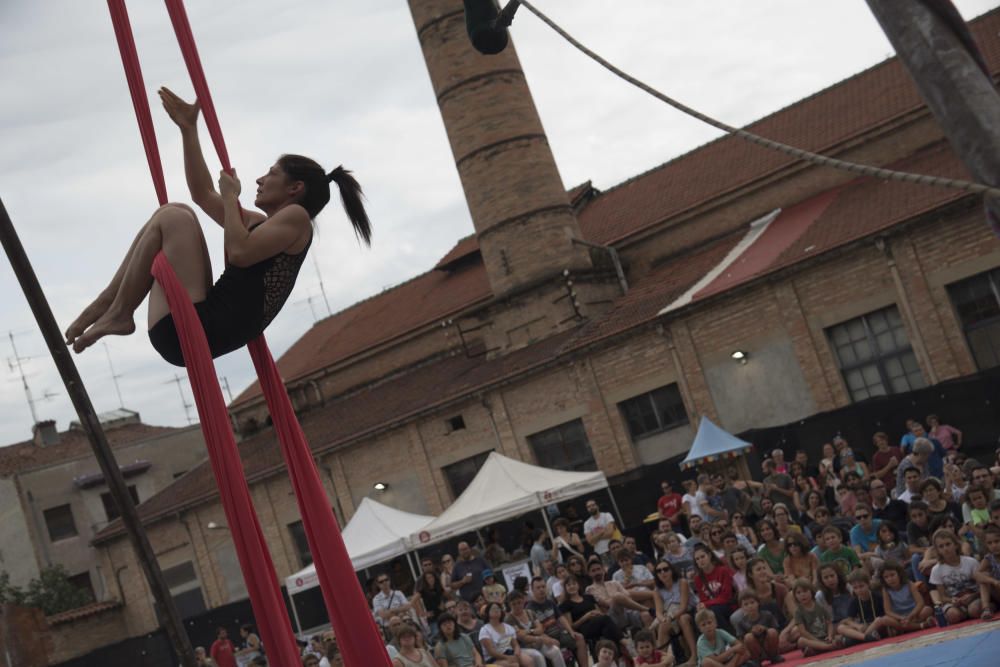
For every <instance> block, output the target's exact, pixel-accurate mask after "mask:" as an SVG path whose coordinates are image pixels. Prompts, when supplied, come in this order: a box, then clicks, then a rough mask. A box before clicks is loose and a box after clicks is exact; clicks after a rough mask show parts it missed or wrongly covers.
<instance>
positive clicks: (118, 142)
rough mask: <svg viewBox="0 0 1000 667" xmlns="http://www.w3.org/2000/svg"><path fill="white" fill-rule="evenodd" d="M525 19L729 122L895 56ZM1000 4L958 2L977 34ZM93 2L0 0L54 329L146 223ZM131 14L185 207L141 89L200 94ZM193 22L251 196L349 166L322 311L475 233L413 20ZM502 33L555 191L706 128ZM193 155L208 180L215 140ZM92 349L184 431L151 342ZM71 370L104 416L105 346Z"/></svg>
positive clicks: (687, 21)
mask: <svg viewBox="0 0 1000 667" xmlns="http://www.w3.org/2000/svg"><path fill="white" fill-rule="evenodd" d="M538 4H539V6H540V7H541V8H542V9H543V10H544V11H546V12H548V13H550V14H551V16H552V17H553V18H554V19H556V20H557V21H560V22H562V23H564V24H565V25H566V27H567V28H568V29H569V30H570V31H571V32H573V33H574V34H575V35H576V36H577V37H579V38H580V39H581V40H583V41H584V42H585V43H586V44H588V45H589V46H591V47H593V48H595V49H596V50H598V51H599V52H601V53H602V54H603V55H605V56H606V57H607V58H608V59H609V60H611V61H612V62H615V63H616V64H619V65H620V66H622V67H624V68H625V69H626V70H628V71H630V72H632V73H634V74H635V75H636V76H638V77H639V78H642V79H644V80H646V81H647V82H649V83H650V84H652V85H654V86H657V87H660V88H662V89H663V90H664V91H665V92H667V93H668V94H671V95H675V96H677V97H678V98H680V99H681V100H683V101H686V102H689V103H691V104H692V105H694V106H698V107H702V108H704V109H705V110H706V111H709V112H711V113H716V114H718V115H719V116H720V117H721V118H722V119H723V120H726V121H728V122H730V123H734V124H742V123H746V122H749V121H751V120H754V119H756V118H759V117H761V116H763V115H765V114H767V113H770V112H772V111H775V110H777V109H778V108H781V107H783V106H785V105H787V104H790V103H791V102H794V101H795V100H797V99H800V98H801V97H804V96H806V95H809V94H811V93H813V92H816V91H817V90H819V89H821V88H823V87H825V86H827V85H830V84H832V83H834V82H836V81H838V80H840V79H843V78H845V77H847V76H850V75H851V74H854V73H856V72H858V71H860V70H862V69H864V68H866V67H868V66H870V65H872V64H875V63H876V62H878V61H880V60H882V59H883V58H884V57H886V56H887V55H888V54H889V53H890V52H891V49H890V47H889V45H888V43H887V42H886V40H885V38H884V37H883V36H882V35H881V32H880V31H879V29H878V26H877V24H876V23H875V21H874V19H873V18H872V17H871V16H870V15H869V14H868V12H867V9H866V8H865V7H864V5H863V3H842V2H837V3H802V2H796V1H795V0H780V1H779V0H768V1H763V0H761V1H759V2H753V3H749V2H732V1H731V0H728V1H723V0H711V1H709V0H703V1H701V2H696V3H693V2H680V1H678V0H673V1H670V0H636V1H634V2H629V3H606V2H597V1H596V0H586V1H583V0H545V1H544V2H541V1H540V2H539V3H538ZM993 4H994V3H993V2H991V1H990V2H988V1H986V0H962V1H961V2H959V3H958V6H959V8H960V9H961V10H962V12H963V13H964V15H965V16H966V17H971V16H975V15H977V14H979V13H981V12H983V11H986V10H987V9H990V8H992V5H993ZM98 7H99V5H95V4H94V3H84V2H78V1H77V0H46V2H18V3H12V2H7V3H0V23H2V25H3V26H4V28H5V30H4V39H3V40H2V41H0V86H2V89H3V90H4V95H3V96H0V143H2V145H3V146H4V150H3V151H2V152H0V197H2V198H3V201H4V203H5V205H6V207H7V209H8V211H9V213H10V215H11V217H12V219H13V221H14V223H15V225H16V226H17V229H18V231H19V233H20V235H21V238H22V241H23V243H24V245H25V247H26V248H27V250H28V253H29V256H30V257H31V259H32V261H33V263H34V266H35V270H36V272H37V273H38V276H39V279H40V280H41V282H42V285H43V287H44V289H45V291H46V294H47V296H48V298H49V300H50V302H51V304H52V307H53V310H54V312H55V314H56V317H57V320H58V321H60V322H61V323H62V324H63V325H64V326H65V324H67V323H68V322H69V321H70V320H71V319H72V318H73V317H75V316H76V314H77V313H78V312H79V310H80V309H82V308H83V306H85V305H86V304H87V303H88V301H89V299H91V298H92V297H93V296H94V295H96V293H97V292H98V290H100V289H101V288H102V287H103V285H104V284H105V282H106V281H107V280H108V279H109V278H110V276H111V274H112V273H113V271H114V268H115V267H116V266H117V263H118V262H119V261H120V259H121V255H122V253H123V252H124V250H125V248H126V247H127V246H128V244H129V242H130V241H131V239H132V237H133V235H134V234H135V232H136V230H137V229H138V227H139V225H140V224H141V223H142V222H143V221H145V220H146V219H147V218H148V216H149V214H150V212H151V211H152V210H153V208H154V206H155V201H154V195H153V190H152V187H151V185H150V182H149V177H148V172H147V169H146V162H145V157H144V154H143V151H142V147H141V144H140V141H139V134H138V130H137V129H136V125H135V118H134V115H133V112H132V108H131V102H130V98H129V93H128V90H127V87H126V85H125V81H124V76H123V73H122V66H121V61H120V59H119V55H118V52H117V49H116V46H115V40H114V36H113V31H112V28H111V23H110V20H109V18H108V16H107V14H106V13H105V12H103V11H100V10H99V9H98ZM129 11H130V17H131V20H132V24H133V28H134V30H135V33H136V42H137V45H138V49H139V54H140V58H141V61H142V66H143V73H144V77H145V83H146V89H147V92H148V93H149V95H150V101H151V106H152V110H153V117H154V122H155V125H156V131H157V134H158V138H159V146H160V152H161V155H162V158H163V163H164V169H165V172H166V174H167V181H168V183H167V185H168V190H169V192H170V193H171V195H172V196H173V197H176V198H180V199H184V198H185V195H186V191H185V185H184V177H183V164H182V161H181V156H180V143H179V140H178V136H177V132H176V129H175V128H174V127H172V125H171V123H170V121H169V120H168V119H167V118H165V115H164V114H163V113H162V111H161V110H160V108H159V105H158V101H157V100H156V98H155V95H154V93H155V90H156V88H157V87H158V86H159V85H168V86H171V87H173V88H174V89H175V90H176V91H177V92H178V93H180V94H182V95H184V96H188V97H190V95H191V93H190V90H191V87H190V84H189V82H188V79H187V74H186V72H185V70H184V66H183V62H182V60H181V57H180V54H179V51H178V49H177V45H176V43H175V41H174V37H173V35H172V31H171V28H170V24H169V20H168V18H167V16H166V12H165V10H164V8H163V5H162V3H139V2H133V3H130V4H129ZM188 12H189V18H190V20H191V24H192V27H193V30H194V32H195V37H196V39H197V41H198V47H199V51H200V54H201V58H202V61H203V64H204V66H205V70H206V74H207V76H208V78H209V82H210V84H211V87H212V91H213V97H214V100H215V104H216V107H217V109H218V111H219V114H220V118H221V121H222V124H223V128H224V130H225V131H226V138H227V141H228V145H229V150H230V153H231V156H232V159H233V162H234V164H235V165H236V167H237V169H238V170H239V174H240V175H241V177H242V179H243V182H244V184H245V188H246V185H247V184H249V183H250V182H251V181H252V179H253V178H254V177H255V176H257V175H258V174H260V173H263V171H264V170H265V169H266V168H267V166H268V165H269V164H270V163H271V161H272V160H274V158H275V157H276V156H277V155H279V154H280V153H282V152H301V153H305V154H307V155H311V156H314V157H316V159H318V160H319V161H320V162H321V163H324V164H327V165H329V166H331V167H332V166H335V165H336V164H341V163H342V164H344V165H345V166H347V167H348V168H351V169H354V170H355V171H356V173H357V175H358V178H359V180H360V181H361V183H362V184H363V186H364V187H365V189H366V192H367V194H368V198H369V204H370V209H371V214H372V219H373V222H374V224H375V242H376V243H375V247H374V248H373V249H372V250H370V251H369V250H364V249H361V248H360V247H359V246H358V244H357V242H356V241H355V240H354V238H353V235H352V234H351V232H350V230H349V228H348V224H347V222H346V219H345V218H344V216H343V214H342V212H341V211H340V210H339V207H338V206H336V205H334V206H331V207H330V208H328V209H327V211H325V212H324V214H323V215H322V216H321V217H320V219H319V221H318V224H319V226H320V234H319V236H318V237H317V240H316V245H315V248H314V250H313V253H314V256H315V258H316V263H317V264H318V266H319V269H320V272H321V273H322V276H323V280H324V284H325V287H326V292H327V297H328V300H329V302H330V308H331V309H332V310H334V311H336V310H339V309H341V308H345V307H347V306H349V305H350V304H352V303H354V302H356V301H358V300H360V299H363V298H366V297H368V296H370V295H372V294H375V293H377V292H379V291H381V290H382V289H384V288H386V287H388V286H391V285H394V284H398V283H400V282H402V281H404V280H407V279H409V278H410V277H412V276H414V275H417V274H419V273H422V272H424V271H426V270H428V269H430V268H431V267H432V266H433V265H434V263H435V262H436V261H437V260H438V259H440V257H442V256H443V255H444V254H445V252H447V251H448V249H450V248H451V246H452V245H453V244H454V242H455V241H456V240H457V239H458V238H459V237H461V236H464V235H466V234H468V233H470V232H471V231H472V225H471V221H470V219H469V213H468V209H467V207H466V205H465V202H464V198H463V194H462V190H461V184H460V182H459V179H458V176H457V173H456V170H455V167H454V162H453V157H452V155H451V151H450V148H449V144H448V141H447V136H446V134H445V132H444V127H443V125H442V122H441V117H440V115H439V113H438V110H437V105H436V102H435V99H434V94H433V90H432V89H431V85H430V82H429V79H428V76H427V70H426V67H425V65H424V62H423V57H422V54H421V52H420V47H419V44H418V42H417V38H416V34H415V31H414V29H413V25H412V19H411V16H410V13H409V10H408V8H407V5H406V3H404V2H401V1H400V0H368V1H366V2H351V3H343V2H338V3H333V2H329V1H328V0H286V1H285V2H281V3H275V2H265V1H264V0H247V1H246V2H242V3H239V5H238V7H236V8H234V6H233V5H231V4H226V3H212V2H190V3H188ZM513 34H514V38H515V40H516V43H517V48H518V53H519V55H520V57H521V60H522V64H523V66H524V69H525V72H526V75H527V77H528V81H529V84H530V85H531V88H532V92H533V95H534V98H535V102H536V105H537V106H538V109H539V112H540V114H541V116H542V120H543V123H544V125H545V128H546V131H547V133H548V136H549V140H550V143H551V145H552V147H553V151H554V153H555V156H556V160H557V162H558V165H559V169H560V173H561V174H562V177H563V179H564V182H565V184H566V185H567V186H570V185H575V184H577V183H580V182H582V181H585V180H588V179H592V180H593V181H594V184H595V185H596V186H597V187H599V188H604V189H606V188H608V187H611V186H613V185H614V184H616V183H618V182H620V181H621V180H624V179H626V178H629V177H631V176H634V175H635V174H637V173H640V172H642V171H645V170H647V169H650V168H652V167H654V166H656V165H658V164H661V163H663V162H665V161H667V160H669V159H670V158H672V157H675V156H677V155H679V154H681V153H683V152H686V151H688V150H691V149H692V148H694V147H696V146H698V145H700V144H702V143H704V142H705V141H708V140H710V139H712V138H714V137H715V136H717V135H718V133H717V131H715V130H713V129H711V128H707V127H705V126H703V125H701V124H699V123H697V122H696V121H693V120H690V119H688V118H686V117H684V116H682V115H681V114H679V113H678V112H676V111H674V110H672V109H669V108H667V107H666V106H664V105H663V104H661V103H659V102H657V101H655V100H652V99H650V98H648V97H646V96H645V95H644V94H642V93H640V92H639V91H637V90H635V89H633V88H631V87H629V86H627V85H626V84H625V83H623V82H621V81H619V80H617V79H615V78H614V77H612V76H611V75H610V74H609V73H608V72H607V71H605V70H603V69H602V68H600V67H598V66H597V65H595V64H594V63H592V62H590V61H589V60H586V59H585V58H584V57H583V56H581V55H580V54H579V53H577V52H576V51H575V50H573V49H572V48H571V47H569V46H568V45H567V44H565V43H564V42H562V41H561V40H560V39H559V38H558V37H557V36H555V35H554V33H552V32H551V31H550V30H549V29H548V28H546V27H545V26H543V25H542V24H541V23H540V22H539V21H537V20H536V19H535V18H534V17H533V16H531V15H530V14H529V13H528V12H527V11H526V10H524V9H522V10H521V11H520V13H519V14H518V16H517V19H516V21H515V23H514V27H513ZM202 139H203V145H204V147H205V149H206V153H207V154H208V156H209V164H210V167H211V168H212V169H213V171H214V170H215V169H217V166H216V162H215V158H214V156H213V155H211V145H210V142H209V141H208V138H207V136H204V135H203V137H202ZM205 228H206V238H207V241H208V243H209V246H210V248H212V249H213V259H214V260H215V262H216V265H215V270H216V273H218V272H219V271H220V270H221V260H220V258H221V245H222V237H221V233H220V231H219V230H218V228H216V227H215V226H214V225H212V224H211V223H208V222H207V221H206V225H205ZM0 293H2V294H4V298H3V299H2V300H0V321H2V322H3V330H2V331H0V333H2V334H3V336H2V338H0V349H2V350H3V357H4V361H7V360H8V357H10V356H11V355H12V352H11V350H10V343H9V340H8V339H7V331H9V330H12V331H14V332H15V336H14V338H15V342H16V344H17V346H18V350H19V352H20V354H21V356H23V357H26V359H25V361H24V363H23V365H24V368H25V370H26V372H27V373H28V378H27V380H28V383H29V385H30V387H31V390H32V392H33V393H34V395H35V396H36V397H40V396H43V395H44V394H45V393H46V392H47V391H48V392H56V393H57V396H56V397H55V398H52V399H49V400H42V401H39V402H38V404H37V412H38V414H39V416H40V417H42V418H55V419H57V420H58V422H59V425H60V427H65V426H66V425H67V423H68V422H69V421H70V420H71V419H74V418H75V416H74V415H73V412H72V408H71V406H70V403H69V400H68V399H67V397H66V395H65V391H64V390H63V389H62V388H61V385H60V382H59V380H58V377H57V375H56V373H55V370H54V367H53V365H52V362H51V360H50V359H49V358H48V355H47V351H46V349H45V346H44V343H43V341H42V339H41V336H40V334H38V332H37V331H36V330H35V327H34V322H33V320H32V316H31V313H30V311H29V310H28V309H27V306H26V304H25V301H24V299H23V297H22V296H21V295H20V288H19V287H18V286H17V284H16V281H15V279H14V276H13V273H12V271H11V269H10V267H9V265H8V264H7V263H6V262H0ZM310 298H312V299H313V308H315V309H316V314H317V316H321V315H322V314H323V313H324V312H325V305H323V306H320V305H319V301H320V297H319V284H318V279H317V277H316V271H315V269H314V268H313V262H312V261H310V262H309V263H307V264H306V265H305V267H304V268H303V271H302V275H301V277H300V281H299V284H298V285H297V286H296V288H295V291H294V292H293V294H292V297H291V298H290V300H289V304H288V306H287V307H286V308H285V311H284V312H282V313H281V315H280V316H279V317H278V319H277V320H276V321H275V322H274V324H273V325H272V327H271V329H270V330H269V331H268V339H269V341H270V344H271V347H272V350H273V351H274V352H275V354H276V355H277V354H280V353H281V352H282V351H284V350H285V349H287V348H288V346H289V345H291V344H292V343H293V342H294V341H295V340H296V339H297V338H298V337H299V336H301V335H302V333H304V332H305V331H306V330H307V329H308V328H309V327H310V326H311V324H312V320H313V313H312V311H311V309H310V306H309V303H308V299H310ZM143 312H144V311H142V310H140V312H139V313H138V314H137V322H138V323H142V322H143V321H144V319H145V318H144V314H143ZM141 328H142V327H140V331H141ZM107 344H108V348H107V349H108V351H109V352H110V354H111V357H112V359H113V363H114V367H115V371H116V374H117V375H119V376H120V377H119V378H118V382H119V386H120V389H121V393H122V395H123V399H124V403H125V405H126V406H127V407H129V408H132V409H136V410H138V411H140V412H141V413H142V415H143V418H144V420H146V421H147V422H150V423H156V424H183V423H185V415H184V409H183V404H182V398H181V395H180V394H179V393H178V388H177V386H176V385H175V384H173V383H172V382H171V380H172V378H173V377H174V374H175V373H182V372H183V371H182V369H174V368H173V367H171V366H169V365H168V364H166V363H165V362H162V361H160V360H159V359H158V358H157V357H156V355H155V353H153V351H152V350H151V349H150V348H149V344H148V342H147V340H146V337H145V335H143V334H142V333H138V334H136V335H133V336H130V337H127V338H112V339H108V340H107ZM76 361H77V363H78V365H79V368H80V372H81V374H82V376H83V378H84V381H85V382H86V383H87V386H88V388H89V389H90V392H91V395H92V397H93V400H94V403H95V405H96V407H97V408H98V409H99V410H109V409H112V408H115V407H117V405H118V398H117V392H116V391H115V388H114V385H113V382H112V377H111V375H112V373H111V370H110V368H109V365H108V358H107V354H106V353H105V350H104V348H103V346H97V347H95V348H94V349H93V350H92V351H90V352H88V353H86V354H84V355H81V356H79V357H76ZM217 367H218V371H219V374H220V376H224V377H225V378H227V379H228V381H229V384H230V386H231V388H232V391H233V393H234V394H235V393H238V392H239V391H241V390H242V389H243V388H244V387H246V386H247V384H249V383H250V382H251V380H252V374H253V370H252V367H251V365H250V362H249V358H248V355H247V354H246V352H245V351H240V352H236V353H234V354H231V355H228V356H227V357H224V358H222V359H220V360H219V361H218V364H217ZM184 392H185V393H184V396H185V398H184V399H183V402H187V403H190V402H191V399H190V392H189V390H188V389H187V388H186V387H185V388H184ZM0 414H2V415H3V417H4V419H3V420H0V443H10V442H15V441H19V440H22V439H25V438H27V437H29V436H30V429H31V417H30V413H29V410H28V405H27V401H26V399H25V396H24V392H23V389H22V386H21V381H20V379H19V378H18V377H17V375H16V374H15V373H14V372H12V371H11V370H9V369H8V367H7V364H6V363H4V364H3V365H2V366H0Z"/></svg>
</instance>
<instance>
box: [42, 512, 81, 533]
mask: <svg viewBox="0 0 1000 667" xmlns="http://www.w3.org/2000/svg"><path fill="white" fill-rule="evenodd" d="M42 514H43V515H44V516H45V526H46V527H47V528H48V529H49V539H50V540H52V541H53V542H57V541H59V540H65V539H67V538H70V537H76V535H77V532H76V522H75V521H73V509H72V508H71V507H70V506H69V505H59V506H58V507H50V508H49V509H47V510H45V511H44V512H42Z"/></svg>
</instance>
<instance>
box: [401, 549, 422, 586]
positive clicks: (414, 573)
mask: <svg viewBox="0 0 1000 667" xmlns="http://www.w3.org/2000/svg"><path fill="white" fill-rule="evenodd" d="M403 555H404V556H406V564H407V565H409V566H410V575H411V576H412V577H413V585H414V586H416V585H417V582H418V581H419V577H420V575H418V574H417V569H416V568H415V567H414V566H413V561H412V560H410V552H409V551H407V552H404V553H403Z"/></svg>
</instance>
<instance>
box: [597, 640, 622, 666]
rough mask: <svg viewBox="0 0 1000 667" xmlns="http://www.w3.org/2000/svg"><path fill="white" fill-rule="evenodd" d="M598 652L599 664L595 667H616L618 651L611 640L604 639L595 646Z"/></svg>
mask: <svg viewBox="0 0 1000 667" xmlns="http://www.w3.org/2000/svg"><path fill="white" fill-rule="evenodd" d="M594 650H595V651H596V652H597V662H595V663H594V667H616V664H615V658H617V657H618V649H616V648H615V643H614V642H613V641H611V640H610V639H602V640H600V641H599V642H597V644H596V645H595V646H594Z"/></svg>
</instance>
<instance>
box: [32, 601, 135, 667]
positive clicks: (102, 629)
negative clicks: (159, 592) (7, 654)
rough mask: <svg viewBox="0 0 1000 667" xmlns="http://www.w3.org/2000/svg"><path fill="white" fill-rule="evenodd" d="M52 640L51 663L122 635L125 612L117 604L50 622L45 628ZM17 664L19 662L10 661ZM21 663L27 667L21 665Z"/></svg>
mask: <svg viewBox="0 0 1000 667" xmlns="http://www.w3.org/2000/svg"><path fill="white" fill-rule="evenodd" d="M49 636H50V638H51V639H50V640H51V642H52V653H51V654H50V658H49V659H50V661H51V664H53V665H57V664H59V663H61V662H65V661H67V660H70V659H72V658H76V657H79V656H82V655H86V654H87V653H90V652H91V651H92V650H94V649H95V648H99V647H101V646H107V645H108V644H114V643H116V642H120V641H122V640H123V639H126V638H127V637H128V635H127V634H126V625H125V614H124V610H123V609H121V608H118V609H110V610H107V611H103V612H101V613H98V614H94V615H93V616H87V617H85V618H81V619H77V620H73V621H67V622H63V623H59V624H58V625H54V626H52V627H51V628H50V630H49ZM13 664H14V665H18V666H21V665H22V664H23V663H20V662H14V663H13ZM24 667H28V666H27V665H24Z"/></svg>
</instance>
